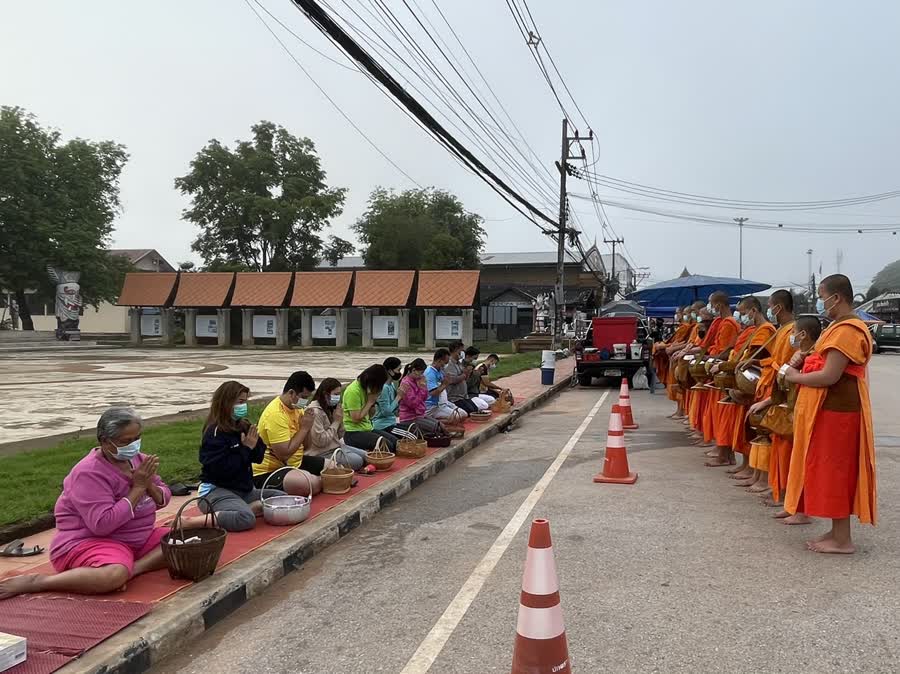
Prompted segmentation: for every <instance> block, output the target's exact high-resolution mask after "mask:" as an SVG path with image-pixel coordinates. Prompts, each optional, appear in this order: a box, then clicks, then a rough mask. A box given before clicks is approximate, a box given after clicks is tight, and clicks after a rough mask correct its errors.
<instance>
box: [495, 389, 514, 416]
mask: <svg viewBox="0 0 900 674" xmlns="http://www.w3.org/2000/svg"><path fill="white" fill-rule="evenodd" d="M512 406H513V397H512V391H510V390H509V389H508V388H505V389H503V390H502V391H500V395H499V397H498V398H497V399H496V400H495V401H494V402H493V403H491V411H492V412H496V413H497V414H505V413H506V412H509V411H510V410H511V409H512Z"/></svg>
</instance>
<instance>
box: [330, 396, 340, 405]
mask: <svg viewBox="0 0 900 674" xmlns="http://www.w3.org/2000/svg"><path fill="white" fill-rule="evenodd" d="M340 403H341V396H340V394H338V395H333V396H331V406H332V407H337V406H338V405H340Z"/></svg>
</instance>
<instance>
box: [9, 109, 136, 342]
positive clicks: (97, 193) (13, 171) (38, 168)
mask: <svg viewBox="0 0 900 674" xmlns="http://www.w3.org/2000/svg"><path fill="white" fill-rule="evenodd" d="M127 159H128V155H127V154H126V152H125V148H124V146H122V145H119V144H117V143H113V142H111V141H101V142H92V141H88V140H83V139H79V138H76V139H74V140H70V141H68V142H66V143H63V142H62V140H61V135H60V133H59V131H57V130H55V129H49V128H45V127H42V126H41V125H40V123H39V122H38V121H37V119H36V118H35V117H34V116H33V115H30V114H28V113H26V112H25V111H24V110H23V109H22V108H18V107H5V106H4V107H0V281H2V285H3V286H5V287H6V288H8V289H10V290H11V291H13V292H14V293H15V296H16V301H17V303H18V305H19V311H20V318H21V320H22V327H23V329H25V330H33V329H34V324H33V322H32V320H31V313H30V311H29V310H28V304H27V301H26V293H25V291H26V289H34V290H37V291H39V292H40V293H49V292H50V291H51V290H52V285H53V284H52V283H51V281H50V279H49V278H48V275H47V267H48V266H53V267H60V268H63V269H66V270H70V271H80V272H81V280H80V284H81V294H82V297H83V299H84V301H85V302H86V303H88V304H92V305H94V306H97V305H98V304H99V303H100V302H102V301H113V300H114V299H115V298H116V296H117V295H118V294H119V291H120V290H121V288H122V277H123V275H124V273H125V271H127V269H129V268H130V263H128V262H127V261H126V260H125V259H124V258H121V257H118V256H115V255H111V254H110V253H109V251H108V246H109V244H110V237H111V235H112V231H113V224H112V223H113V219H114V218H115V216H116V215H117V214H118V213H119V211H120V203H119V176H120V175H121V173H122V168H123V167H124V166H125V162H126V161H127Z"/></svg>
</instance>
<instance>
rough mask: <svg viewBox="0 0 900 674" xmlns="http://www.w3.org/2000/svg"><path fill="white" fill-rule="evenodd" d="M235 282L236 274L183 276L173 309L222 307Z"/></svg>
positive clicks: (209, 273)
mask: <svg viewBox="0 0 900 674" xmlns="http://www.w3.org/2000/svg"><path fill="white" fill-rule="evenodd" d="M233 282H234V272H233V271H224V272H192V273H187V274H182V275H181V279H180V280H179V281H178V294H177V295H175V302H173V303H172V306H173V307H222V306H225V300H226V299H228V293H229V292H230V291H231V286H232V284H233Z"/></svg>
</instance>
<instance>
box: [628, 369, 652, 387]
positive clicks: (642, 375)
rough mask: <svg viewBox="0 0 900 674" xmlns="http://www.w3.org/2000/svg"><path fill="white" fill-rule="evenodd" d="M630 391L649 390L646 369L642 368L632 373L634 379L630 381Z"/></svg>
mask: <svg viewBox="0 0 900 674" xmlns="http://www.w3.org/2000/svg"><path fill="white" fill-rule="evenodd" d="M631 383H632V387H631V388H632V389H634V390H636V391H646V390H647V389H649V388H650V384H649V383H648V382H647V368H644V367H642V368H641V369H640V370H638V371H637V372H635V373H634V377H632V379H631Z"/></svg>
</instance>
